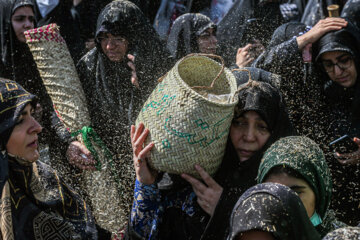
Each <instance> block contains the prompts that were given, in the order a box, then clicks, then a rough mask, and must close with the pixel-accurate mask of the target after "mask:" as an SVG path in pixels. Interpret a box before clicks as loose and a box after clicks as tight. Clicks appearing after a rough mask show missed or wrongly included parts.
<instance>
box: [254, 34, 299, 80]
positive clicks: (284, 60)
mask: <svg viewBox="0 0 360 240" xmlns="http://www.w3.org/2000/svg"><path fill="white" fill-rule="evenodd" d="M299 63H302V56H301V51H300V50H299V47H298V44H297V41H296V38H293V39H291V40H288V41H286V42H283V43H281V44H279V45H276V46H274V47H272V48H270V49H268V50H266V51H265V52H264V53H262V54H261V55H260V56H259V57H258V58H257V59H256V60H255V61H254V62H253V64H252V66H253V67H256V68H261V69H264V70H266V71H268V72H272V73H276V74H279V75H286V73H288V71H289V68H292V67H294V68H298V67H299Z"/></svg>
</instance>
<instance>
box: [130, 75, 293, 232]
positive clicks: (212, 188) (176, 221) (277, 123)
mask: <svg viewBox="0 0 360 240" xmlns="http://www.w3.org/2000/svg"><path fill="white" fill-rule="evenodd" d="M242 73H243V74H242V77H244V76H246V78H247V80H249V79H253V77H251V76H250V77H249V74H250V73H251V72H250V71H249V72H242ZM256 76H261V75H260V74H256ZM244 78H245V77H244ZM256 80H264V79H256ZM292 133H293V132H292V127H291V124H290V122H289V119H288V117H287V113H286V111H285V108H284V103H283V101H282V98H281V95H280V94H279V92H278V90H277V89H276V88H274V87H273V86H271V85H270V84H268V83H265V82H256V81H253V80H249V82H248V83H247V84H244V85H242V86H241V90H240V92H239V103H238V105H237V107H236V110H235V116H234V119H233V122H232V125H231V129H230V134H229V140H228V145H227V149H226V152H225V156H224V159H223V162H222V164H221V166H220V168H219V170H218V172H217V173H216V174H215V176H214V178H212V177H211V176H209V175H208V174H207V173H206V172H205V171H204V170H203V169H202V168H201V166H198V165H196V166H195V168H196V170H197V171H198V172H199V174H200V176H201V177H202V179H203V182H201V181H199V180H197V179H195V178H193V177H191V176H189V175H187V174H182V175H181V176H182V177H183V178H184V179H185V180H186V181H188V182H189V183H190V184H185V185H183V186H182V187H181V188H179V189H173V190H172V191H171V190H170V191H162V190H160V189H159V185H158V181H157V173H155V172H154V171H153V170H152V169H150V168H149V167H148V165H147V163H146V160H145V157H146V156H148V154H149V153H150V151H151V148H152V147H153V144H152V143H150V144H149V145H147V146H145V147H144V148H143V143H144V141H145V139H146V137H147V135H148V134H149V130H148V129H144V126H143V124H140V125H139V126H138V127H137V129H135V126H132V128H131V135H132V144H133V150H134V167H135V171H136V183H135V196H134V197H135V199H134V204H133V210H132V213H131V220H130V223H129V229H128V236H129V238H130V239H138V238H145V239H189V238H194V239H200V238H201V239H224V238H225V237H226V236H227V234H226V232H227V231H228V219H229V216H230V213H231V210H232V208H233V206H234V204H235V202H236V200H237V199H238V196H239V195H240V194H241V193H243V192H244V191H245V190H246V189H247V188H249V187H251V186H253V185H254V184H255V176H256V172H257V169H258V166H259V163H260V159H261V157H262V154H263V152H264V151H265V150H266V149H267V148H268V147H269V146H270V145H271V144H272V143H273V142H274V141H276V140H277V139H279V138H280V137H284V136H287V135H290V134H292Z"/></svg>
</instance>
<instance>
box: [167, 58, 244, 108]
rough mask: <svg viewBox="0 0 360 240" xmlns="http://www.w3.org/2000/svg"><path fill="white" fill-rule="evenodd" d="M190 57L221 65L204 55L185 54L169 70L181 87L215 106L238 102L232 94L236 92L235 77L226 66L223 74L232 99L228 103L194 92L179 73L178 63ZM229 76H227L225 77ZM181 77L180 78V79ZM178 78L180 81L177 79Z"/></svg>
mask: <svg viewBox="0 0 360 240" xmlns="http://www.w3.org/2000/svg"><path fill="white" fill-rule="evenodd" d="M190 58H203V59H206V60H208V61H211V62H213V63H215V64H217V65H219V66H220V67H221V64H220V63H218V62H217V61H215V60H213V59H211V58H209V57H205V56H200V55H196V54H195V55H193V56H186V57H183V58H182V59H180V60H179V61H178V62H177V63H176V64H175V66H174V68H173V69H172V70H171V73H172V74H174V75H176V77H175V79H176V82H178V83H179V84H181V85H182V86H183V87H185V88H187V89H189V90H190V91H192V93H193V94H195V95H197V96H198V97H199V98H201V99H202V100H204V101H206V102H207V103H211V104H213V105H215V106H220V107H230V106H234V105H236V104H237V102H238V99H237V97H236V96H235V97H234V95H235V94H236V91H237V85H236V79H235V76H234V74H233V73H232V72H231V71H230V70H229V69H228V68H227V67H225V68H224V72H223V74H225V75H226V79H227V81H228V82H229V85H230V91H231V92H230V94H232V96H231V98H232V99H233V100H232V102H230V103H228V102H226V103H221V102H215V101H211V100H209V99H208V98H206V97H204V96H203V95H201V94H200V93H198V92H196V91H195V90H193V89H192V88H191V87H190V86H189V85H188V84H187V83H186V82H185V81H184V80H183V79H182V78H181V76H180V74H179V65H180V64H181V63H183V61H184V60H187V59H190ZM227 76H229V78H228V77H227ZM180 79H181V80H180ZM231 79H233V83H234V85H235V87H234V89H233V86H232V84H231ZM179 80H180V81H179Z"/></svg>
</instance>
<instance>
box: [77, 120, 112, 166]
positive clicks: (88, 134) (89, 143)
mask: <svg viewBox="0 0 360 240" xmlns="http://www.w3.org/2000/svg"><path fill="white" fill-rule="evenodd" d="M79 134H81V136H82V139H83V141H84V144H85V146H86V148H87V149H88V150H89V151H90V152H91V154H92V156H93V157H94V158H95V160H96V165H95V167H96V169H97V170H99V171H100V170H101V161H100V159H99V154H98V152H97V151H96V150H95V148H94V145H93V142H94V143H95V144H96V145H98V146H99V147H100V148H101V150H102V152H103V153H104V155H105V157H106V158H107V159H108V160H109V161H110V162H111V161H112V158H113V156H112V154H111V153H110V151H109V149H108V148H107V147H106V145H105V143H104V142H103V141H102V140H101V138H100V137H99V135H98V134H97V133H96V132H95V131H94V129H93V128H92V127H87V126H85V127H83V128H82V129H80V130H78V131H76V132H74V133H72V134H71V136H72V137H76V136H78V135H79Z"/></svg>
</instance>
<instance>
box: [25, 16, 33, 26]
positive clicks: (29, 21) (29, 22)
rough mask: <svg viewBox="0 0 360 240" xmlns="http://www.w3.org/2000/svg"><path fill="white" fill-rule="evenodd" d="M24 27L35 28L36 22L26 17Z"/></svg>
mask: <svg viewBox="0 0 360 240" xmlns="http://www.w3.org/2000/svg"><path fill="white" fill-rule="evenodd" d="M24 28H25V29H32V28H34V23H33V22H32V21H31V20H30V19H28V18H26V20H25V22H24Z"/></svg>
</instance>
